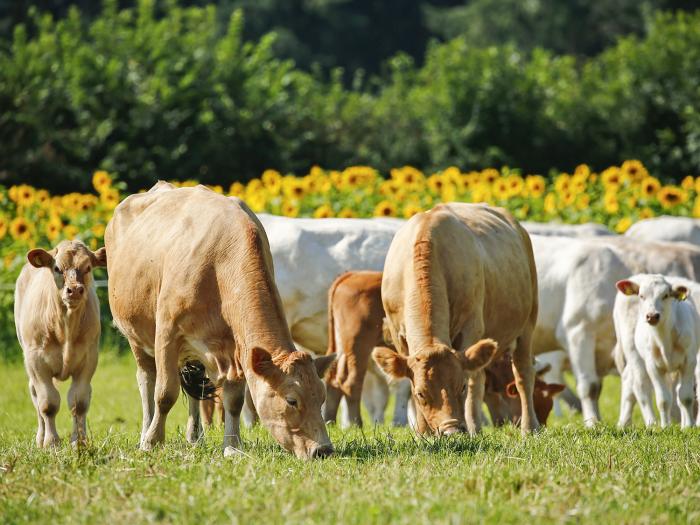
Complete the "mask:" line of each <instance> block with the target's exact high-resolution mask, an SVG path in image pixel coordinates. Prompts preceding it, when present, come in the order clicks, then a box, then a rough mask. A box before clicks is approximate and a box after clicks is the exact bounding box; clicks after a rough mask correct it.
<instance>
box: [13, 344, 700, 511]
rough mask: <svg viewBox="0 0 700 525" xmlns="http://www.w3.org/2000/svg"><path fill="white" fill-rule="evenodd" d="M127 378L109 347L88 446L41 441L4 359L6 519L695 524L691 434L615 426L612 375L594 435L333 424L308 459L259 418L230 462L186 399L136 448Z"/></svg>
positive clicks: (695, 446)
mask: <svg viewBox="0 0 700 525" xmlns="http://www.w3.org/2000/svg"><path fill="white" fill-rule="evenodd" d="M134 373H135V365H134V363H133V360H132V359H131V357H130V356H122V357H117V356H116V355H115V354H114V353H113V352H105V353H104V354H103V355H102V360H101V362H100V366H99V367H98V371H97V374H96V376H95V378H94V380H93V389H94V390H93V404H92V407H91V410H90V413H89V418H88V421H89V428H90V435H91V442H90V444H89V445H88V446H87V447H85V448H83V449H79V450H73V449H72V448H71V447H70V446H69V445H63V446H62V447H61V448H59V449H57V450H38V449H36V447H35V446H34V432H35V424H36V416H35V413H34V409H33V407H32V405H31V401H30V399H29V395H28V392H27V388H26V380H25V373H24V370H23V368H22V366H21V364H19V363H14V364H7V363H4V364H0V374H1V377H2V383H1V386H0V523H3V524H6V525H9V524H15V523H44V524H55V523H90V524H94V523H109V524H113V525H117V524H118V525H134V524H137V523H151V522H154V523H155V522H158V523H194V524H201V525H205V524H206V525H210V524H215V523H358V524H359V523H362V524H365V523H386V522H396V523H462V522H488V523H532V522H537V523H551V522H587V523H590V522H594V523H653V524H658V523H697V522H700V432H698V431H695V430H691V431H683V432H681V431H680V429H679V428H677V427H676V428H672V429H670V430H666V431H662V430H659V429H654V430H645V429H642V428H641V427H640V426H636V427H635V428H633V429H630V430H627V431H618V430H616V429H615V428H614V426H613V425H612V423H613V422H614V421H615V419H616V417H617V411H618V408H617V398H618V395H619V380H618V379H617V378H607V379H606V381H605V387H604V393H603V400H602V410H603V414H604V417H605V424H604V425H602V426H601V427H599V428H597V429H594V430H587V429H585V428H584V427H583V426H582V424H581V421H580V416H575V415H569V416H566V417H565V418H563V419H556V418H554V417H551V418H550V426H549V427H548V428H547V429H545V430H543V431H542V432H540V433H538V434H536V435H533V436H530V437H527V438H522V437H521V436H520V433H519V431H518V430H517V429H514V428H513V427H507V428H503V429H492V428H488V429H486V430H485V431H484V432H483V433H482V434H481V435H480V436H478V437H476V438H471V437H467V436H461V437H459V438H455V439H443V440H438V439H433V438H428V439H426V438H421V437H417V436H416V435H415V434H413V433H412V432H411V431H409V430H406V429H396V428H392V427H391V426H381V427H376V428H372V427H366V428H364V429H363V430H351V431H342V430H340V429H336V428H333V429H331V438H332V440H333V443H334V444H335V447H336V450H337V454H336V455H335V456H333V457H332V458H330V459H327V460H323V461H314V462H303V461H299V460H297V459H295V458H293V457H292V456H290V455H288V454H287V453H285V452H283V451H282V450H281V449H280V448H279V447H278V446H277V445H276V444H275V443H274V442H273V441H272V440H271V438H270V437H269V435H268V433H267V432H266V431H265V430H264V429H262V428H259V427H258V428H255V429H252V430H249V429H245V430H244V431H243V436H244V439H245V444H246V455H244V456H241V457H238V458H223V456H222V454H221V450H220V444H221V440H222V431H221V430H220V429H214V430H212V431H210V432H209V433H208V434H207V436H206V439H205V440H204V442H203V443H201V444H200V445H198V446H191V445H189V444H187V442H186V441H185V438H184V427H185V419H186V406H185V404H184V403H183V402H178V404H177V405H176V407H175V408H174V409H173V411H172V412H171V416H170V418H169V421H168V440H167V444H166V445H165V446H164V447H162V448H160V449H158V450H156V451H154V452H151V453H143V452H140V451H139V450H137V442H138V435H139V425H140V418H141V406H140V401H139V396H138V391H137V388H136V382H135V377H134ZM66 390H67V385H65V384H64V385H62V387H61V392H62V408H61V412H60V413H59V417H58V425H59V432H60V433H61V436H62V437H63V438H64V439H65V437H66V436H67V435H68V434H69V429H70V420H69V413H68V410H67V409H66V406H65V404H63V403H64V402H65V394H66ZM638 424H639V420H637V425H638Z"/></svg>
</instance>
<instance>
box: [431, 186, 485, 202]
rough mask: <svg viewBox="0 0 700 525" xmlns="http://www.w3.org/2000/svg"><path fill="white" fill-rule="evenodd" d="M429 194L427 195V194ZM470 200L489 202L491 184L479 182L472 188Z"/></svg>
mask: <svg viewBox="0 0 700 525" xmlns="http://www.w3.org/2000/svg"><path fill="white" fill-rule="evenodd" d="M428 196H429V195H428ZM471 201H472V202H486V203H489V202H491V185H490V184H486V183H485V182H480V183H478V184H477V185H476V186H474V188H473V189H472V194H471Z"/></svg>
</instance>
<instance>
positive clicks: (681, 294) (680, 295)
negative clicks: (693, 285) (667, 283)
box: [671, 284, 690, 301]
mask: <svg viewBox="0 0 700 525" xmlns="http://www.w3.org/2000/svg"><path fill="white" fill-rule="evenodd" d="M671 295H672V296H673V297H675V298H676V299H678V300H679V301H685V300H686V299H687V298H688V296H689V295H690V290H688V288H687V287H685V286H683V285H682V284H677V285H676V286H674V287H673V288H672V289H671Z"/></svg>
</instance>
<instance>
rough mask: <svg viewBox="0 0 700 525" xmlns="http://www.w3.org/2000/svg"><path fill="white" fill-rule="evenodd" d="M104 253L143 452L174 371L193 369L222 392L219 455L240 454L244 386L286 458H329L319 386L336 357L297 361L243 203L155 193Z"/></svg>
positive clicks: (264, 245) (153, 435)
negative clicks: (133, 366) (133, 383)
mask: <svg viewBox="0 0 700 525" xmlns="http://www.w3.org/2000/svg"><path fill="white" fill-rule="evenodd" d="M105 243H106V248H107V253H108V254H109V261H110V263H109V274H110V276H109V303H110V307H111V309H112V314H113V316H114V320H115V323H116V324H117V326H118V327H119V329H120V330H121V331H122V333H124V335H125V336H126V337H127V339H128V340H129V344H130V346H131V349H132V351H133V353H134V356H135V358H136V363H137V373H136V374H137V381H138V384H139V390H140V393H141V400H142V404H143V426H142V433H141V448H142V449H144V450H149V449H151V448H152V447H153V446H154V445H156V444H157V443H160V442H162V441H163V440H164V438H165V420H166V417H167V415H168V412H169V411H170V409H171V408H172V406H173V404H174V403H175V401H176V399H177V397H178V394H179V375H178V372H179V370H180V368H181V367H182V366H183V365H184V364H185V363H186V362H189V361H195V362H199V363H201V364H203V365H204V368H205V369H206V373H207V375H208V377H209V378H211V380H212V381H213V382H214V383H215V384H217V385H221V386H222V387H223V405H224V410H225V412H226V418H225V419H226V420H225V430H224V453H225V454H226V455H228V454H232V453H235V452H236V450H237V449H238V448H239V447H240V446H241V440H240V430H239V418H240V412H241V407H242V405H243V398H244V386H245V382H244V379H245V381H247V383H248V386H249V388H250V390H251V395H252V398H253V402H254V404H255V407H256V408H257V411H258V414H259V415H260V419H261V421H262V423H263V424H264V425H265V426H266V427H267V428H268V429H269V430H270V433H271V434H272V435H273V437H274V438H275V439H276V440H277V441H278V442H279V443H280V444H281V445H282V446H283V447H284V448H285V449H286V450H289V451H291V452H293V453H294V454H296V455H297V456H298V457H301V458H313V457H323V456H326V455H328V454H330V453H332V451H333V447H332V445H331V442H330V440H329V438H328V433H327V432H326V428H325V425H324V424H323V421H322V419H321V405H322V403H323V401H324V398H325V389H324V387H323V383H322V382H321V380H320V379H319V375H322V373H323V371H324V370H325V368H326V367H327V366H328V364H330V362H331V361H332V359H333V356H331V357H330V358H328V357H324V358H320V359H317V360H316V361H315V362H314V361H313V360H312V359H311V357H310V356H309V355H308V354H306V353H305V352H298V351H296V350H295V347H294V344H293V343H292V339H291V336H290V334H289V328H288V327H287V323H286V321H285V318H284V314H283V311H282V303H281V301H280V298H279V294H278V293H277V288H276V286H275V284H274V276H273V268H272V260H271V258H270V251H269V246H268V242H267V237H266V236H265V231H264V230H263V228H262V226H261V225H260V223H259V222H258V220H257V218H256V217H255V215H254V214H253V213H252V212H251V211H250V209H249V208H248V207H247V206H246V205H245V204H244V203H243V202H242V201H240V200H238V199H229V198H226V197H223V196H221V195H217V194H216V193H214V192H213V191H211V190H209V189H207V188H205V187H204V186H198V187H195V188H179V189H175V188H174V187H173V186H172V185H170V184H167V183H163V182H160V183H158V184H156V186H154V187H153V188H152V189H151V190H150V191H149V192H147V193H143V194H138V195H131V196H130V197H128V198H127V199H125V200H124V201H123V202H122V203H121V204H120V205H119V206H118V207H117V209H116V210H115V212H114V217H113V218H112V220H111V221H110V223H109V225H108V226H107V231H106V234H105ZM314 365H315V366H314ZM193 406H194V407H197V402H196V400H192V401H191V413H192V411H193V410H192V407H193ZM196 412H198V410H196ZM190 438H191V439H194V438H196V435H191V436H190Z"/></svg>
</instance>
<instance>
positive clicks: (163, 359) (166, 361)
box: [141, 327, 181, 450]
mask: <svg viewBox="0 0 700 525" xmlns="http://www.w3.org/2000/svg"><path fill="white" fill-rule="evenodd" d="M155 346H156V347H155V355H156V356H155V363H156V384H155V389H154V393H155V396H154V400H155V410H154V414H153V420H152V421H151V425H150V426H149V427H148V430H147V431H146V436H145V438H144V440H143V442H142V443H141V449H142V450H151V449H152V448H153V447H154V446H155V445H156V444H158V443H162V442H163V441H165V422H166V420H167V418H168V413H169V412H170V409H171V408H172V407H173V405H174V404H175V402H176V401H177V398H178V396H179V395H180V373H179V372H180V371H179V368H178V360H179V353H180V346H181V342H180V340H179V339H178V338H177V337H176V336H175V334H174V333H173V329H172V328H170V327H159V328H158V329H157V332H156V345H155Z"/></svg>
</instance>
